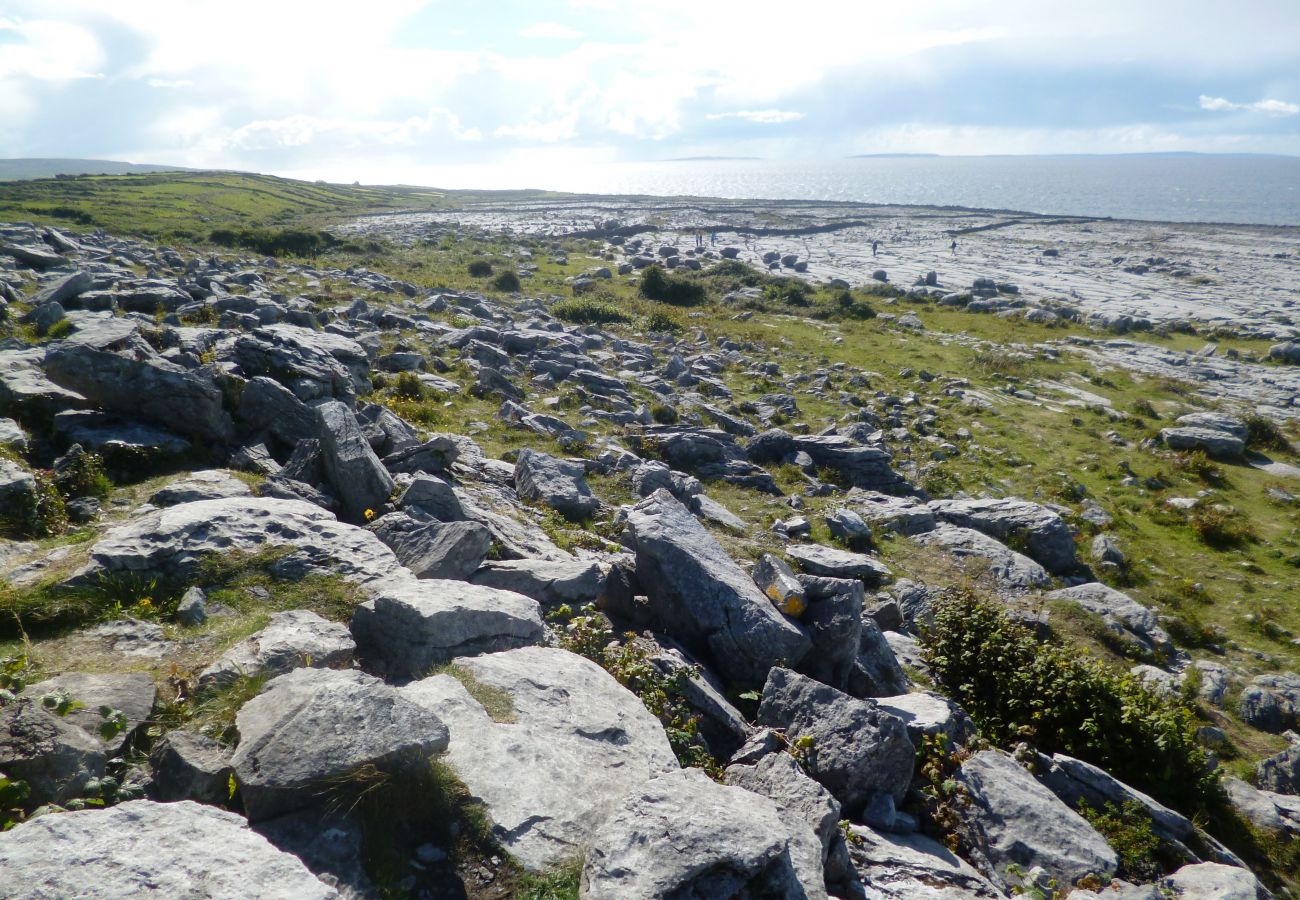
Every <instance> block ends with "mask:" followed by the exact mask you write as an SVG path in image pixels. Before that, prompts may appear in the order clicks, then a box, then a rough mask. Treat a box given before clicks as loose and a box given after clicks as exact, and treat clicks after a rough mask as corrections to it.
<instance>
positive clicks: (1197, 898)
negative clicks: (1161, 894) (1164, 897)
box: [1160, 863, 1271, 900]
mask: <svg viewBox="0 0 1300 900" xmlns="http://www.w3.org/2000/svg"><path fill="white" fill-rule="evenodd" d="M1160 885H1161V887H1166V888H1169V889H1170V890H1172V891H1173V892H1174V894H1175V896H1178V897H1183V898H1186V900H1265V898H1266V897H1269V896H1271V895H1270V894H1269V892H1268V891H1267V890H1265V888H1264V886H1263V885H1262V884H1260V883H1259V879H1258V878H1256V877H1255V876H1254V875H1252V874H1251V873H1250V871H1249V870H1247V869H1239V868H1237V867H1236V866H1225V865H1222V864H1221V863H1199V864H1197V865H1194V866H1183V867H1182V868H1181V869H1179V870H1178V871H1177V872H1175V873H1174V874H1172V875H1170V876H1169V877H1168V878H1165V879H1163V880H1162V881H1161V882H1160Z"/></svg>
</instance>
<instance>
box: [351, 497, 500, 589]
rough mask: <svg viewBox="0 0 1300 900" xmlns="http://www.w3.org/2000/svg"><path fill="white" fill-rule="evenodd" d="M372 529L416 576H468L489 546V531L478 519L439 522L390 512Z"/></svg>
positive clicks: (464, 577)
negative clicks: (472, 520)
mask: <svg viewBox="0 0 1300 900" xmlns="http://www.w3.org/2000/svg"><path fill="white" fill-rule="evenodd" d="M373 530H374V532H375V534H376V535H377V536H378V537H379V539H380V540H381V541H383V542H384V543H385V544H387V545H388V546H389V547H390V548H392V551H393V552H394V553H395V554H397V558H398V560H400V561H401V563H402V565H404V566H406V567H407V568H408V569H410V570H411V572H413V573H414V574H415V577H416V578H450V579H454V580H463V579H466V578H469V576H470V575H472V574H474V572H475V571H477V570H478V567H479V566H480V565H482V563H483V560H484V559H486V558H487V555H488V551H489V550H490V549H491V547H492V532H490V531H489V530H488V529H487V528H486V527H485V526H483V525H480V524H479V523H478V522H438V521H434V520H433V519H430V518H424V517H422V518H420V519H417V518H414V517H412V516H410V515H407V514H406V513H389V514H388V515H386V516H384V517H383V518H382V519H380V520H379V521H378V522H376V523H375V525H374V526H373Z"/></svg>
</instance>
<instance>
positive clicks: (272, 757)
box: [230, 669, 447, 820]
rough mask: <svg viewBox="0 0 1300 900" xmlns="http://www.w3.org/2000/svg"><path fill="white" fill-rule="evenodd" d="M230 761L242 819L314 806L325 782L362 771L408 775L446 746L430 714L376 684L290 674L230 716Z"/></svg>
mask: <svg viewBox="0 0 1300 900" xmlns="http://www.w3.org/2000/svg"><path fill="white" fill-rule="evenodd" d="M235 725H236V727H237V728H238V729H239V746H238V747H236V748H235V754H234V756H232V757H231V760H230V764H231V766H232V767H233V768H234V770H235V777H236V779H237V780H238V782H239V789H240V793H241V795H242V796H243V799H244V809H245V811H246V812H247V813H248V818H249V819H250V820H259V819H268V818H270V817H272V816H275V815H278V814H280V813H283V812H288V811H290V810H294V809H300V808H302V807H305V806H310V805H313V804H314V803H316V802H318V801H320V799H321V794H322V793H323V792H324V791H325V790H326V789H328V788H329V786H330V783H331V781H333V780H337V779H340V778H346V776H347V775H348V774H350V773H351V772H353V771H355V770H356V769H358V768H360V767H361V766H364V765H374V766H376V767H378V768H379V769H381V770H384V771H387V772H393V771H395V770H396V771H400V770H404V769H413V768H416V767H419V766H421V765H425V764H427V762H428V758H429V756H430V755H431V754H433V753H437V752H440V751H442V750H445V749H446V748H447V728H446V726H445V725H443V724H442V722H441V720H439V719H438V717H437V716H435V715H434V714H433V713H431V712H429V711H428V710H427V709H425V708H423V707H421V706H419V705H417V704H415V703H412V702H411V701H410V700H407V699H406V698H404V697H403V696H401V695H400V694H399V693H398V692H397V690H396V689H395V688H392V687H389V686H388V685H386V684H384V683H383V682H382V681H380V680H379V679H377V678H372V677H371V676H369V675H365V674H363V673H361V672H344V671H338V670H335V669H295V670H294V671H292V672H290V673H289V674H288V675H281V676H280V677H279V678H276V679H274V680H273V681H271V682H270V683H269V684H268V685H267V686H266V690H265V691H263V692H262V693H261V694H259V695H258V696H256V697H254V698H253V699H252V700H250V701H248V702H247V703H246V704H244V706H243V708H242V709H240V711H239V714H238V715H237V716H236V718H235Z"/></svg>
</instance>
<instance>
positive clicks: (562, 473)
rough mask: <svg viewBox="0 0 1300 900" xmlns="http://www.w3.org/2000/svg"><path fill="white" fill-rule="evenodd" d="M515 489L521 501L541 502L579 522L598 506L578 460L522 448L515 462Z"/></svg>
mask: <svg viewBox="0 0 1300 900" xmlns="http://www.w3.org/2000/svg"><path fill="white" fill-rule="evenodd" d="M515 490H516V491H517V492H518V493H519V496H520V498H522V499H524V500H529V501H534V502H537V503H544V504H546V505H547V506H549V507H551V509H553V510H555V511H556V512H558V513H559V514H560V515H562V516H564V517H565V518H567V519H572V520H574V521H581V520H582V519H587V518H590V517H591V516H592V515H594V514H595V513H596V512H597V511H599V509H600V501H599V500H598V499H596V497H595V496H593V495H592V493H591V488H590V487H588V486H587V478H586V471H585V469H583V467H582V464H581V463H575V462H570V461H569V460H567V459H556V458H555V457H554V456H548V455H547V454H545V453H538V452H537V451H536V450H530V449H528V448H525V449H523V450H520V451H519V459H518V460H517V461H516V462H515Z"/></svg>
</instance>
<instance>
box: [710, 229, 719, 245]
mask: <svg viewBox="0 0 1300 900" xmlns="http://www.w3.org/2000/svg"><path fill="white" fill-rule="evenodd" d="M709 243H710V244H712V245H713V246H714V247H716V246H718V233H717V232H716V231H710V232H709Z"/></svg>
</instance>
